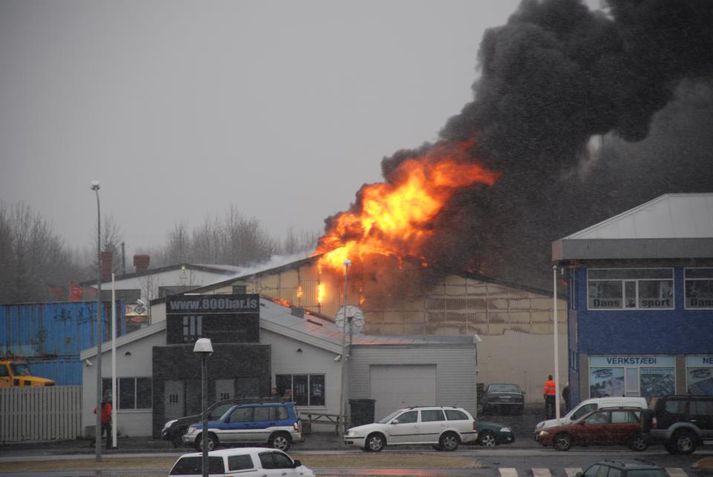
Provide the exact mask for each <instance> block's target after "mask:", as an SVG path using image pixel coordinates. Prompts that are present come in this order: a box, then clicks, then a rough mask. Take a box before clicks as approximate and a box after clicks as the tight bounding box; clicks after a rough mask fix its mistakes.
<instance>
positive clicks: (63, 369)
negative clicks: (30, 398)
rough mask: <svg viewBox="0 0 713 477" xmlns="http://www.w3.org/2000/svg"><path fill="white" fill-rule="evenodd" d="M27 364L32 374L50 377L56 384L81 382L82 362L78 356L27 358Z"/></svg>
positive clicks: (66, 384)
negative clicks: (48, 358) (49, 358)
mask: <svg viewBox="0 0 713 477" xmlns="http://www.w3.org/2000/svg"><path fill="white" fill-rule="evenodd" d="M28 364H29V365H30V370H31V371H32V374H33V375H34V376H40V377H42V378H47V379H52V380H53V381H54V382H55V385H56V386H76V385H81V384H82V362H81V361H80V360H79V358H78V357H77V358H60V359H51V360H47V359H42V360H37V359H29V360H28Z"/></svg>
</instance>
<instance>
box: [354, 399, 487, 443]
mask: <svg viewBox="0 0 713 477" xmlns="http://www.w3.org/2000/svg"><path fill="white" fill-rule="evenodd" d="M477 438H478V431H477V430H476V427H475V419H473V416H472V415H471V414H470V413H469V412H468V411H466V410H465V409H462V408H459V407H440V406H431V407H409V408H404V409H399V410H398V411H395V412H392V413H391V414H389V415H388V416H386V417H385V418H383V419H382V420H380V421H378V422H375V423H373V424H365V425H363V426H357V427H352V428H351V429H349V430H348V431H347V434H346V435H345V436H344V444H346V445H351V446H356V447H361V448H362V449H364V450H365V451H367V452H379V451H380V450H382V449H383V448H384V447H386V446H387V445H389V446H393V445H413V444H431V445H432V446H433V447H434V448H435V449H437V450H445V451H454V450H456V449H457V448H458V446H459V445H460V444H461V443H468V442H474V441H475V440H476V439H477Z"/></svg>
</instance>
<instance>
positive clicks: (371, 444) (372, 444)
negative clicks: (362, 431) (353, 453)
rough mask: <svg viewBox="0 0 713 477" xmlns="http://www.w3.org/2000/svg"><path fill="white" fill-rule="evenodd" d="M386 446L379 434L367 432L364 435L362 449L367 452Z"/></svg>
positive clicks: (376, 450) (377, 450) (379, 449)
mask: <svg viewBox="0 0 713 477" xmlns="http://www.w3.org/2000/svg"><path fill="white" fill-rule="evenodd" d="M385 446H386V439H385V438H384V436H382V435H381V434H377V433H374V434H369V435H368V436H366V446H365V447H364V449H365V450H366V451H367V452H379V451H381V449H383V448H384V447H385Z"/></svg>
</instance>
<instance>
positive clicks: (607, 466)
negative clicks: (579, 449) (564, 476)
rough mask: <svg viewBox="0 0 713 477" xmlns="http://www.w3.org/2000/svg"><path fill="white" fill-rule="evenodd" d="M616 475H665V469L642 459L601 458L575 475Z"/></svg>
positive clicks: (637, 476) (642, 476) (648, 476)
mask: <svg viewBox="0 0 713 477" xmlns="http://www.w3.org/2000/svg"><path fill="white" fill-rule="evenodd" d="M607 474H609V475H618V476H619V477H667V476H668V474H666V471H665V470H664V469H663V467H660V466H658V465H656V464H653V463H651V462H646V461H644V460H632V461H621V460H618V461H617V460H602V461H599V462H596V463H594V464H592V465H590V466H589V467H587V470H585V471H584V472H577V474H576V477H596V476H597V475H607Z"/></svg>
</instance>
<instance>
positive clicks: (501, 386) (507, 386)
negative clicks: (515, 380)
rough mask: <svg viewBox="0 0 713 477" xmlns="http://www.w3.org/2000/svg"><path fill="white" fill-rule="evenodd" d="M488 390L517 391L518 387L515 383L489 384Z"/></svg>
mask: <svg viewBox="0 0 713 477" xmlns="http://www.w3.org/2000/svg"><path fill="white" fill-rule="evenodd" d="M488 391H489V392H492V393H519V392H520V388H519V387H517V385H515V384H491V385H490V386H489V387H488Z"/></svg>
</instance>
